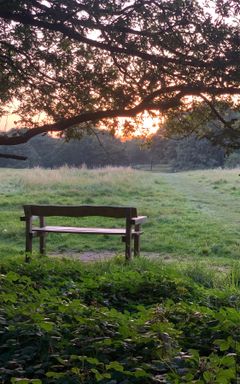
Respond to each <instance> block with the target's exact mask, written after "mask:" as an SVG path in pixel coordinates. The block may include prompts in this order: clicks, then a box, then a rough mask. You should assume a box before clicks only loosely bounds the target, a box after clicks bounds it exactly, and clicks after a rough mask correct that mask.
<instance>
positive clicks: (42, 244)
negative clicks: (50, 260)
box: [39, 233, 46, 255]
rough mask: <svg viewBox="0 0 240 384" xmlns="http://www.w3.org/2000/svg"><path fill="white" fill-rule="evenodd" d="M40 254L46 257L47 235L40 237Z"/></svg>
mask: <svg viewBox="0 0 240 384" xmlns="http://www.w3.org/2000/svg"><path fill="white" fill-rule="evenodd" d="M39 252H40V254H41V255H46V235H45V234H43V233H41V234H40V237H39Z"/></svg>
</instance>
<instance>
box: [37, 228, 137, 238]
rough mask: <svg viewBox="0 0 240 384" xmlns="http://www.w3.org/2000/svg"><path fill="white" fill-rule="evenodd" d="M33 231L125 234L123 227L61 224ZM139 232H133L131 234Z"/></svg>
mask: <svg viewBox="0 0 240 384" xmlns="http://www.w3.org/2000/svg"><path fill="white" fill-rule="evenodd" d="M32 231H33V232H40V233H41V232H49V233H50V232H53V233H82V234H95V235H121V236H124V235H125V234H126V229H125V228H87V227H82V228H81V227H62V226H45V227H34V228H32ZM135 233H139V234H140V233H141V232H134V231H132V234H135Z"/></svg>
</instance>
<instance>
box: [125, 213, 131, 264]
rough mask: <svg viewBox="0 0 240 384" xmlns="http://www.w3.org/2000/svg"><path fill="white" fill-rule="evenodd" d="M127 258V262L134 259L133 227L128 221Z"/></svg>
mask: <svg viewBox="0 0 240 384" xmlns="http://www.w3.org/2000/svg"><path fill="white" fill-rule="evenodd" d="M125 242H126V243H125V257H126V261H130V260H131V258H132V227H131V224H130V223H129V221H128V220H127V225H126V237H125Z"/></svg>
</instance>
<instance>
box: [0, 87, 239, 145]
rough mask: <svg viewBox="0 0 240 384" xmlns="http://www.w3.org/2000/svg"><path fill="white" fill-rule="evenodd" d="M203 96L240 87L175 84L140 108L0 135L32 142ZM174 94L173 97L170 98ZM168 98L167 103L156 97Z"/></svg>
mask: <svg viewBox="0 0 240 384" xmlns="http://www.w3.org/2000/svg"><path fill="white" fill-rule="evenodd" d="M202 93H205V94H212V95H215V96H216V95H224V94H240V88H234V87H229V88H214V87H204V86H194V85H184V86H183V85H175V86H171V87H166V88H161V89H158V90H156V91H154V92H153V93H151V94H149V95H148V96H146V97H145V98H144V99H143V100H142V101H141V102H140V103H139V104H138V105H137V106H135V107H133V108H130V109H110V110H101V111H92V112H85V113H81V114H79V115H76V116H73V117H70V118H67V119H62V120H60V121H57V122H55V123H52V124H43V125H41V126H39V127H35V128H32V129H28V130H27V131H25V132H23V133H20V134H19V135H18V136H12V137H11V136H8V135H6V134H4V135H2V136H1V135H0V145H18V144H24V143H26V142H28V141H29V140H30V139H32V138H33V137H35V136H37V135H41V134H44V133H48V132H63V131H65V130H66V129H68V128H70V127H73V126H77V125H79V124H82V123H86V122H92V123H96V122H98V121H100V120H102V119H111V118H115V117H135V116H136V115H138V114H139V113H141V112H144V111H149V110H154V109H155V110H158V111H159V112H165V111H167V110H169V109H171V108H176V107H178V106H179V105H180V103H181V99H182V98H183V97H185V96H187V95H195V96H202ZM168 95H172V96H168ZM160 96H165V98H164V99H163V100H156V101H154V99H155V98H157V97H160Z"/></svg>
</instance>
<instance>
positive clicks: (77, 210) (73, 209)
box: [23, 205, 137, 219]
mask: <svg viewBox="0 0 240 384" xmlns="http://www.w3.org/2000/svg"><path fill="white" fill-rule="evenodd" d="M23 208H24V212H25V216H26V217H31V216H44V217H46V216H68V217H84V216H103V217H113V218H127V219H130V218H132V217H136V216H137V209H136V208H133V207H112V206H101V205H100V206H94V205H76V206H74V205H70V206H69V205H24V206H23Z"/></svg>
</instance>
